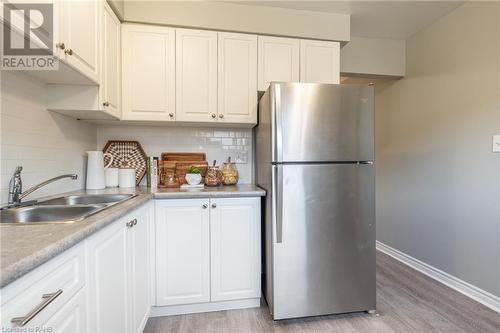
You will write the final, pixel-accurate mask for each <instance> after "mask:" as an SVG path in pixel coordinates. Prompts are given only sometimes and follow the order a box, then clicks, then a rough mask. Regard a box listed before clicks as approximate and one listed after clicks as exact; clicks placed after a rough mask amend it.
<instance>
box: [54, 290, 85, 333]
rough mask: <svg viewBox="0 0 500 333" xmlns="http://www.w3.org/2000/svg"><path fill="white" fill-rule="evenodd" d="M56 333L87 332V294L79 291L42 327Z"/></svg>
mask: <svg viewBox="0 0 500 333" xmlns="http://www.w3.org/2000/svg"><path fill="white" fill-rule="evenodd" d="M44 326H45V327H47V328H49V327H50V328H52V332H56V333H67V332H72V333H85V332H88V330H87V293H86V289H85V288H83V289H82V290H80V291H79V292H78V293H77V294H76V295H75V296H73V298H72V299H70V300H69V301H68V303H66V304H64V305H63V306H62V307H61V309H59V311H57V312H56V313H55V314H54V315H53V316H52V317H51V318H50V319H49V320H48V321H47V322H46V324H45V325H44Z"/></svg>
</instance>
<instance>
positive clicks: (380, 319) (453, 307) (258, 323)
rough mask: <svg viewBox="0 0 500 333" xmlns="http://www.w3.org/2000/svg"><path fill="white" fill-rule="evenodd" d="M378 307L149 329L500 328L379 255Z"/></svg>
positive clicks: (204, 318) (241, 316) (237, 316)
mask: <svg viewBox="0 0 500 333" xmlns="http://www.w3.org/2000/svg"><path fill="white" fill-rule="evenodd" d="M377 311H378V313H379V315H378V316H375V315H369V314H366V313H356V314H344V315H332V316H321V317H314V318H307V319H293V320H286V321H280V322H276V323H274V322H273V321H272V320H271V317H270V315H269V309H268V308H267V307H265V306H263V307H261V308H256V309H245V310H232V311H220V312H211V313H202V314H191V315H180V316H172V317H157V318H150V319H149V320H148V322H147V324H146V328H145V330H144V332H146V333H160V332H161V333H168V332H172V333H178V332H179V333H181V332H182V333H188V332H189V333H197V332H200V333H254V332H255V333H274V332H276V333H289V332H290V333H291V332H294V333H299V332H301V333H302V332H304V333H309V332H314V333H323V332H332V333H333V332H342V333H347V332H364V333H368V332H500V314H498V313H496V312H494V311H492V310H490V309H488V308H487V307H485V306H483V305H481V304H479V303H477V302H475V301H473V300H471V299H470V298H468V297H466V296H464V295H462V294H460V293H458V292H456V291H454V290H452V289H450V288H448V287H446V286H444V285H442V284H440V283H438V282H436V281H435V280H433V279H431V278H429V277H427V276H425V275H423V274H421V273H419V272H417V271H415V270H413V269H411V268H409V267H408V266H406V265H403V264H401V263H400V262H398V261H396V260H395V259H393V258H391V257H389V256H387V255H385V254H383V253H380V252H378V253H377Z"/></svg>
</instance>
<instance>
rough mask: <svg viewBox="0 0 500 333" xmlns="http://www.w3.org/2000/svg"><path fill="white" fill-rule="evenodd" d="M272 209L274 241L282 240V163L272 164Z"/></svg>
mask: <svg viewBox="0 0 500 333" xmlns="http://www.w3.org/2000/svg"><path fill="white" fill-rule="evenodd" d="M273 171H274V177H273V194H272V195H273V211H274V221H275V230H276V243H282V242H283V165H281V164H277V165H275V166H274V170H273Z"/></svg>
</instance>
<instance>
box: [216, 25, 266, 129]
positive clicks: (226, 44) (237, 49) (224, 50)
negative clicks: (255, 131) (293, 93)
mask: <svg viewBox="0 0 500 333" xmlns="http://www.w3.org/2000/svg"><path fill="white" fill-rule="evenodd" d="M218 37H219V38H218V39H219V40H218V49H219V52H218V99H217V100H218V118H219V120H218V121H219V122H228V123H253V124H256V123H257V36H256V35H246V34H234V33H223V32H219V34H218Z"/></svg>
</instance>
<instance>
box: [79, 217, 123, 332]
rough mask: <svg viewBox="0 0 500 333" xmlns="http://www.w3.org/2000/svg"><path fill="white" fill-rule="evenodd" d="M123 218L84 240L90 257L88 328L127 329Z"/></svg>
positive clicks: (100, 330)
mask: <svg viewBox="0 0 500 333" xmlns="http://www.w3.org/2000/svg"><path fill="white" fill-rule="evenodd" d="M125 223H126V222H125V221H118V222H115V223H113V224H112V225H110V226H107V227H106V228H105V229H103V230H101V231H100V232H99V233H97V234H96V235H95V236H93V237H92V238H90V239H89V241H88V243H87V249H88V257H89V258H88V259H89V274H88V277H89V279H88V285H89V331H90V332H129V331H130V330H129V328H128V327H127V324H128V321H127V320H126V318H127V314H128V307H129V306H130V302H131V299H130V297H129V289H128V281H127V279H128V274H127V271H128V264H129V263H128V255H127V233H128V231H129V230H128V228H127V226H126V225H125Z"/></svg>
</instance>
